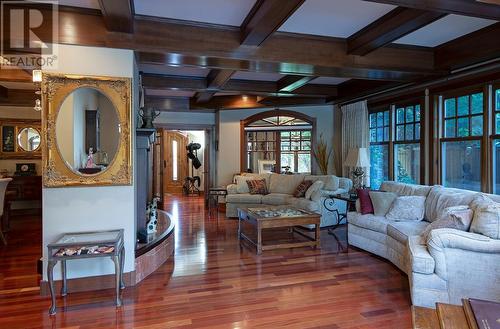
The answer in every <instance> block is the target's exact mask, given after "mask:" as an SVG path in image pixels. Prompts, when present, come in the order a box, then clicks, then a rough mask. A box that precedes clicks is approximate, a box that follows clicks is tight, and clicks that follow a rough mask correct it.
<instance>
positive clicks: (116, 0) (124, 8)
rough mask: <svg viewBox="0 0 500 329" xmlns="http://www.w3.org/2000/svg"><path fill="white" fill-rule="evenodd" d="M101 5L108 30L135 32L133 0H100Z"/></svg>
mask: <svg viewBox="0 0 500 329" xmlns="http://www.w3.org/2000/svg"><path fill="white" fill-rule="evenodd" d="M99 6H100V7H101V12H102V17H103V19H104V23H105V24H106V28H107V29H108V31H112V32H125V33H132V32H134V5H133V0H99Z"/></svg>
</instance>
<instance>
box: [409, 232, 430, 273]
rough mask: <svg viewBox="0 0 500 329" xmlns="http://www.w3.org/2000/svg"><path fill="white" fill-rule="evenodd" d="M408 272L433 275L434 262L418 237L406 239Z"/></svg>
mask: <svg viewBox="0 0 500 329" xmlns="http://www.w3.org/2000/svg"><path fill="white" fill-rule="evenodd" d="M408 254H409V257H410V270H411V271H412V272H414V273H422V274H433V273H434V267H435V266H436V262H435V261H434V258H432V256H431V254H430V253H429V251H428V250H427V245H426V244H425V241H424V239H422V237H421V236H420V235H413V236H410V237H409V238H408Z"/></svg>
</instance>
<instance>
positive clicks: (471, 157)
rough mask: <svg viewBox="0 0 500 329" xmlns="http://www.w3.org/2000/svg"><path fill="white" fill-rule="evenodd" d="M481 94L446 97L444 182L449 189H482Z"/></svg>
mask: <svg viewBox="0 0 500 329" xmlns="http://www.w3.org/2000/svg"><path fill="white" fill-rule="evenodd" d="M483 113H484V100H483V93H482V92H475V93H467V94H459V95H457V96H451V97H449V96H448V97H444V100H443V106H442V118H443V120H442V138H441V182H442V184H443V185H444V186H447V187H456V188H462V189H468V190H474V191H480V190H481V159H482V157H481V144H482V143H481V139H482V137H483V126H484V125H483V122H484V114H483Z"/></svg>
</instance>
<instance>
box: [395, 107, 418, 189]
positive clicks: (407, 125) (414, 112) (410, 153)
mask: <svg viewBox="0 0 500 329" xmlns="http://www.w3.org/2000/svg"><path fill="white" fill-rule="evenodd" d="M420 117H421V111H420V104H416V105H408V106H397V107H396V122H395V127H396V129H395V131H396V134H395V135H396V140H395V142H394V180H396V181H398V182H402V183H410V184H418V183H420Z"/></svg>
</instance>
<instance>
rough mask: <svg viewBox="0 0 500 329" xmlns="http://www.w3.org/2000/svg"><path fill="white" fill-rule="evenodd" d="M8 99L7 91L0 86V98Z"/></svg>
mask: <svg viewBox="0 0 500 329" xmlns="http://www.w3.org/2000/svg"><path fill="white" fill-rule="evenodd" d="M7 97H9V90H8V89H7V88H5V87H4V86H0V98H2V99H6V98H7Z"/></svg>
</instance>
